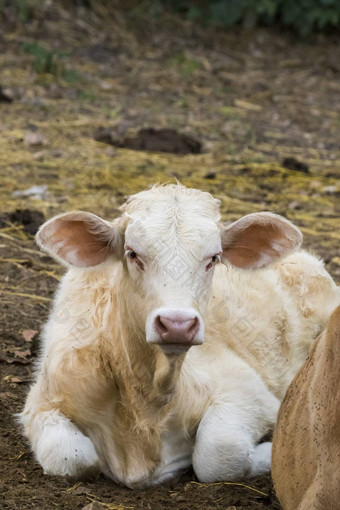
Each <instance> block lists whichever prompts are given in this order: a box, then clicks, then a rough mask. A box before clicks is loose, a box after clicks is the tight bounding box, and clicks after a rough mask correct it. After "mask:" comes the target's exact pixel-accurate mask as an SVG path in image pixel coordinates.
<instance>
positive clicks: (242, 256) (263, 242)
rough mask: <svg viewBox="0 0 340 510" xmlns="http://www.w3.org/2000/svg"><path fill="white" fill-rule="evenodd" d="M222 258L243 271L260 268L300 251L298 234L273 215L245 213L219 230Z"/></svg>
mask: <svg viewBox="0 0 340 510" xmlns="http://www.w3.org/2000/svg"><path fill="white" fill-rule="evenodd" d="M221 240H222V249H223V256H224V257H225V258H226V259H227V260H229V262H231V264H233V265H234V266H237V267H241V268H244V269H257V268H260V267H264V266H266V265H268V264H270V263H271V262H273V261H274V260H276V259H278V258H279V257H281V256H283V255H286V254H288V253H289V252H291V251H293V250H296V249H298V248H300V246H301V244H302V234H301V232H300V230H299V229H298V228H297V227H295V226H294V225H293V224H292V223H291V222H290V221H288V220H286V219H285V218H283V217H282V216H278V215H277V214H273V213H268V212H262V213H254V214H248V215H247V216H244V217H243V218H241V219H240V220H238V221H235V222H234V223H232V224H231V225H228V226H226V227H223V228H222V232H221Z"/></svg>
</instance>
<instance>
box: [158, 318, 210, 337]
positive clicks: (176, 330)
mask: <svg viewBox="0 0 340 510" xmlns="http://www.w3.org/2000/svg"><path fill="white" fill-rule="evenodd" d="M154 327H155V329H156V331H157V333H159V335H160V337H161V338H162V341H163V342H164V343H169V344H190V343H192V344H195V343H196V342H195V341H194V338H195V335H196V334H197V333H198V330H199V327H200V324H199V319H198V317H197V316H195V315H193V316H189V317H188V316H187V315H181V314H171V315H167V316H165V315H157V317H156V318H155V323H154Z"/></svg>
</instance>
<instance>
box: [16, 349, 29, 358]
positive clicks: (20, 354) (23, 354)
mask: <svg viewBox="0 0 340 510" xmlns="http://www.w3.org/2000/svg"><path fill="white" fill-rule="evenodd" d="M14 356H16V357H17V358H21V359H26V358H27V356H31V351H30V350H29V349H26V351H14Z"/></svg>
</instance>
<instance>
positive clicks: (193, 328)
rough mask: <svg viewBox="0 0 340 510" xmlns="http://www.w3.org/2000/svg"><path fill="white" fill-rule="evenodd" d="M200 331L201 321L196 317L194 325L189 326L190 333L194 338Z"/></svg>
mask: <svg viewBox="0 0 340 510" xmlns="http://www.w3.org/2000/svg"><path fill="white" fill-rule="evenodd" d="M198 329H199V321H198V318H197V317H195V318H194V319H193V320H192V324H191V325H190V326H189V328H188V333H189V334H190V335H192V336H194V335H196V333H197V331H198Z"/></svg>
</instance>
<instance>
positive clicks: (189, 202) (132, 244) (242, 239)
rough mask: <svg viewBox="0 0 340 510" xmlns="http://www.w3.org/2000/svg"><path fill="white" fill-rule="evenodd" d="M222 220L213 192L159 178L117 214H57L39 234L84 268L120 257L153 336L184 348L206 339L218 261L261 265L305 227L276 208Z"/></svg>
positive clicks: (127, 286)
mask: <svg viewBox="0 0 340 510" xmlns="http://www.w3.org/2000/svg"><path fill="white" fill-rule="evenodd" d="M219 221H220V214H219V201H218V200H215V199H214V198H213V197H212V196H211V195H210V194H209V193H205V192H202V191H198V190H194V189H188V188H185V187H184V186H181V185H168V186H155V187H153V188H151V189H149V190H147V191H143V192H141V193H138V194H137V195H134V196H132V197H130V198H129V199H128V201H127V202H126V203H125V204H124V205H123V207H122V216H121V217H120V218H118V219H116V220H114V221H113V222H110V221H106V220H103V219H101V218H99V217H98V216H95V215H94V214H91V213H86V212H71V213H66V214H62V215H60V216H57V217H55V218H53V219H51V220H49V221H48V222H47V223H45V224H44V225H43V226H42V227H41V228H40V230H39V232H38V234H37V242H38V244H39V246H41V247H42V248H43V249H44V250H45V251H47V252H48V253H50V254H51V255H52V256H53V257H55V258H57V259H58V260H60V261H61V262H63V263H66V264H67V265H70V266H76V267H80V268H84V271H88V270H97V269H99V270H100V268H101V267H103V266H102V265H101V264H105V265H106V267H107V265H108V264H109V266H110V264H117V262H118V261H120V262H121V270H122V276H123V280H122V281H124V288H123V289H122V292H127V293H128V294H129V296H128V297H129V302H130V306H131V314H132V315H134V316H137V317H138V321H139V322H140V325H143V328H144V327H145V337H146V341H147V342H149V343H153V344H158V345H159V346H161V347H162V349H163V350H164V352H165V353H180V352H183V351H185V350H187V349H188V348H189V347H191V346H193V345H199V344H201V343H202V342H203V340H204V322H203V319H204V315H205V312H206V309H207V304H208V300H209V295H210V290H211V284H212V277H213V273H214V266H215V265H216V264H217V263H219V262H221V261H222V262H225V263H228V262H229V263H231V264H232V265H234V266H237V267H239V268H244V269H249V270H250V269H256V268H261V267H264V266H266V265H268V264H270V263H271V262H273V261H274V260H275V259H277V258H278V257H280V256H282V255H284V254H286V253H288V252H290V251H292V250H294V249H296V248H298V247H299V246H300V245H301V240H302V236H301V233H300V231H299V230H298V229H297V228H296V227H295V226H294V225H292V224H291V223H290V222H289V221H287V220H285V219H284V218H281V217H279V216H277V215H275V214H271V213H255V214H249V215H248V216H244V217H243V218H241V219H240V220H238V221H236V222H234V223H232V224H230V225H227V226H224V225H221V224H220V223H219ZM125 297H126V296H125ZM144 325H145V326H144Z"/></svg>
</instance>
